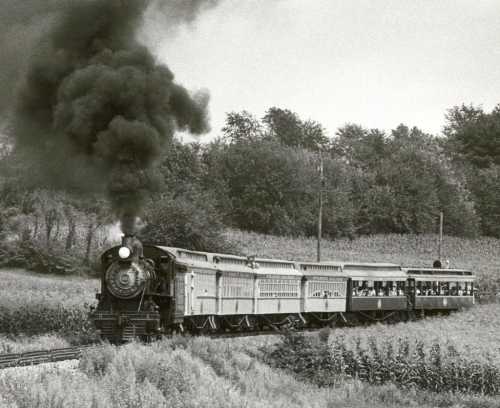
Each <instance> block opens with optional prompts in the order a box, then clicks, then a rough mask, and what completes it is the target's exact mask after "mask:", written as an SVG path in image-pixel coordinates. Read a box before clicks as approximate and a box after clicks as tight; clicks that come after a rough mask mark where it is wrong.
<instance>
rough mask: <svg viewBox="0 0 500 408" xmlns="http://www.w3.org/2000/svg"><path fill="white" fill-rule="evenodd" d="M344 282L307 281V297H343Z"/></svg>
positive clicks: (344, 290)
mask: <svg viewBox="0 0 500 408" xmlns="http://www.w3.org/2000/svg"><path fill="white" fill-rule="evenodd" d="M345 292H346V284H345V282H332V281H309V289H308V296H309V297H313V298H335V297H345Z"/></svg>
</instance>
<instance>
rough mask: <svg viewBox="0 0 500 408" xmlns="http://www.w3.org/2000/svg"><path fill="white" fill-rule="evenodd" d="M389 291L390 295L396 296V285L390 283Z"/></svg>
mask: <svg viewBox="0 0 500 408" xmlns="http://www.w3.org/2000/svg"><path fill="white" fill-rule="evenodd" d="M389 293H390V296H397V295H398V292H397V290H396V285H394V284H393V285H392V287H391V291H390V292H389Z"/></svg>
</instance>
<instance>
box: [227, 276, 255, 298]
mask: <svg viewBox="0 0 500 408" xmlns="http://www.w3.org/2000/svg"><path fill="white" fill-rule="evenodd" d="M221 287H222V297H253V276H234V275H224V276H222V282H221Z"/></svg>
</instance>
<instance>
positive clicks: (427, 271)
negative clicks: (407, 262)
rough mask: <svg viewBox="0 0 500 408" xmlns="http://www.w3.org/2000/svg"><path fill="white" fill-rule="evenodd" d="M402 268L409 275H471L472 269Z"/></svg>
mask: <svg viewBox="0 0 500 408" xmlns="http://www.w3.org/2000/svg"><path fill="white" fill-rule="evenodd" d="M403 270H404V271H406V272H407V273H408V274H409V275H459V276H467V275H469V276H470V275H473V273H472V271H470V270H467V269H446V268H419V267H404V268H403Z"/></svg>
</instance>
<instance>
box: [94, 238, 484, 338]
mask: <svg viewBox="0 0 500 408" xmlns="http://www.w3.org/2000/svg"><path fill="white" fill-rule="evenodd" d="M101 264H102V273H101V291H100V293H97V294H96V298H97V300H98V304H97V307H96V308H95V309H94V310H93V311H92V313H91V320H92V321H93V323H94V325H95V327H96V329H97V331H98V333H99V334H100V336H101V337H102V338H103V339H105V340H108V341H110V342H113V343H120V342H126V341H129V340H131V339H134V338H139V339H141V340H144V341H150V340H153V339H156V338H158V337H160V336H162V335H165V334H171V333H188V332H189V333H221V332H256V331H266V330H271V331H275V330H276V331H282V330H284V329H289V328H293V329H299V330H300V329H306V328H311V327H321V326H330V327H333V326H335V325H355V324H365V323H368V322H397V321H402V320H404V321H406V320H409V319H415V318H418V317H423V316H426V315H432V314H438V313H439V314H447V313H449V312H451V311H456V310H461V309H464V308H468V307H471V306H472V305H473V304H474V303H475V299H474V292H475V290H476V288H475V287H474V282H475V275H474V273H473V272H472V271H470V270H465V269H447V268H440V267H429V268H423V267H403V266H401V265H399V264H394V263H362V262H296V261H289V260H277V259H265V258H258V257H255V256H249V257H245V256H236V255H229V254H217V253H209V252H201V251H192V250H188V249H182V248H174V247H165V246H160V245H146V244H145V245H143V244H142V243H141V242H140V240H139V239H137V238H136V237H135V236H131V235H129V236H124V237H123V239H122V243H121V245H118V246H115V247H112V248H110V249H109V250H107V251H106V252H104V253H103V254H102V256H101Z"/></svg>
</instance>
